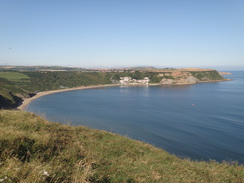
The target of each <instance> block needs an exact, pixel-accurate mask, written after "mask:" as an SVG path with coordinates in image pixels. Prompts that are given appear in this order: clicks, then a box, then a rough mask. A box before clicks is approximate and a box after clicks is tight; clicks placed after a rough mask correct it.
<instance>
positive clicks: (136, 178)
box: [0, 110, 244, 183]
mask: <svg viewBox="0 0 244 183" xmlns="http://www.w3.org/2000/svg"><path fill="white" fill-rule="evenodd" d="M0 180H4V181H2V182H14V183H15V182H16V183H17V182H23V183H24V182H49V183H54V182H56V183H61V182H67V183H68V182H74V183H79V182H80V183H83V182H96V183H102V182H104V183H109V182H130V183H133V182H146V183H148V182H154V183H157V182H158V183H161V182H167V183H177V182H194V183H195V182H202V183H205V182H206V183H211V182H212V183H223V182H228V183H231V182H233V183H234V182H237V183H238V182H239V183H242V182H244V167H243V166H239V165H237V164H236V163H231V162H229V163H228V162H224V163H217V162H214V161H210V162H201V161H199V162H197V161H190V160H187V159H179V158H177V157H176V156H174V155H171V154H169V153H167V152H166V151H164V150H161V149H158V148H155V147H153V146H152V145H149V144H145V143H142V142H139V141H135V140H131V139H129V138H127V137H122V136H119V135H116V134H113V133H109V132H105V131H100V130H93V129H89V128H86V127H72V126H69V125H61V124H58V123H51V122H48V121H46V120H45V119H42V118H41V117H39V116H36V115H34V114H32V113H28V112H20V111H6V110H0Z"/></svg>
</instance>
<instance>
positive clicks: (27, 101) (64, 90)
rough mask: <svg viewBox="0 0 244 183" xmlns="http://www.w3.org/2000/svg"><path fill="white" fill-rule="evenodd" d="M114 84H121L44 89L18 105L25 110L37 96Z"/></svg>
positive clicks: (21, 109)
mask: <svg viewBox="0 0 244 183" xmlns="http://www.w3.org/2000/svg"><path fill="white" fill-rule="evenodd" d="M112 86H119V85H117V84H110V85H93V86H79V87H75V88H67V89H60V90H50V91H43V92H39V93H37V94H36V95H35V96H33V97H31V98H26V99H24V101H23V102H22V104H21V105H20V106H19V107H17V109H18V110H20V111H24V110H25V109H26V107H27V106H28V105H29V104H30V103H31V101H33V100H35V99H37V98H40V97H42V96H45V95H50V94H53V93H59V92H66V91H72V90H83V89H91V88H102V87H112Z"/></svg>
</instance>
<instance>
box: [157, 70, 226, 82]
mask: <svg viewBox="0 0 244 183" xmlns="http://www.w3.org/2000/svg"><path fill="white" fill-rule="evenodd" d="M159 77H162V80H161V81H160V84H162V85H180V84H196V83H201V82H214V81H223V80H225V79H224V78H223V77H222V76H220V74H219V73H218V72H217V71H216V70H202V71H200V70H199V71H185V70H179V71H173V72H166V73H161V74H159Z"/></svg>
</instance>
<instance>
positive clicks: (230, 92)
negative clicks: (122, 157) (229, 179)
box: [27, 71, 244, 164]
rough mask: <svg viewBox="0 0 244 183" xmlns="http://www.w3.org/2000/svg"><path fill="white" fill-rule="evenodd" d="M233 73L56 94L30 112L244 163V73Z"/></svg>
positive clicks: (203, 156) (192, 155)
mask: <svg viewBox="0 0 244 183" xmlns="http://www.w3.org/2000/svg"><path fill="white" fill-rule="evenodd" d="M231 72H232V75H230V76H226V77H227V78H230V79H233V80H232V81H227V82H218V83H202V84H196V85H189V86H150V87H142V86H141V87H110V88H97V89H87V90H76V91H69V92H62V93H56V94H52V95H47V96H43V97H41V98H39V99H37V100H34V101H33V102H32V103H31V104H30V105H29V106H28V108H27V111H32V112H34V113H37V114H44V115H45V116H46V118H47V119H48V120H51V121H57V122H62V123H71V124H72V125H84V126H88V127H92V128H96V129H103V130H107V131H111V132H115V133H118V134H122V135H126V136H129V137H131V138H134V139H138V140H141V141H144V142H147V143H150V144H153V145H155V146H157V147H160V148H163V149H165V150H166V151H168V152H170V153H174V154H176V155H178V156H179V157H189V158H192V159H197V160H210V159H214V160H216V161H222V160H226V161H236V160H237V161H238V162H239V163H242V164H244V71H231Z"/></svg>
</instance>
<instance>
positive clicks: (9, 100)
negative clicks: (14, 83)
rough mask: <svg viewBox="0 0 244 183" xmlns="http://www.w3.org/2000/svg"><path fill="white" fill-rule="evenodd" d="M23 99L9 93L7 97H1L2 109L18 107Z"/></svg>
mask: <svg viewBox="0 0 244 183" xmlns="http://www.w3.org/2000/svg"><path fill="white" fill-rule="evenodd" d="M22 101H23V99H22V98H21V97H18V96H15V95H13V94H12V93H11V92H8V94H7V96H6V95H0V109H12V108H15V107H17V106H18V105H19V104H20V103H21V102H22Z"/></svg>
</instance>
